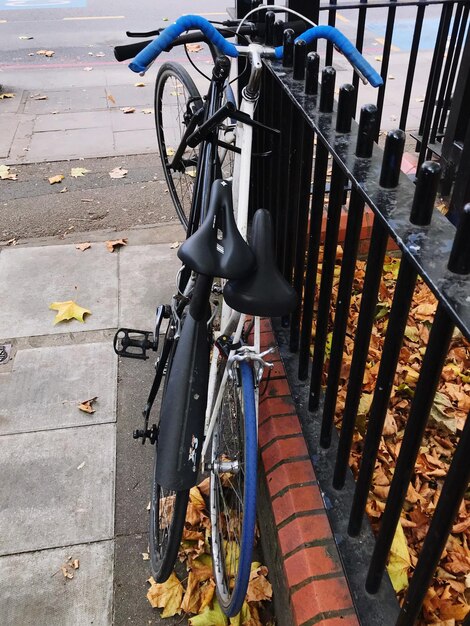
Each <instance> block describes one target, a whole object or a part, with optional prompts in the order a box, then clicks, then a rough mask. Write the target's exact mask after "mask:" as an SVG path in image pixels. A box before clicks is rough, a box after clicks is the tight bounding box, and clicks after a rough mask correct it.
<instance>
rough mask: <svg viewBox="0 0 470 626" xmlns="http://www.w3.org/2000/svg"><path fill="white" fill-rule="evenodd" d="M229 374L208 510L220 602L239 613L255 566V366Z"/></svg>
mask: <svg viewBox="0 0 470 626" xmlns="http://www.w3.org/2000/svg"><path fill="white" fill-rule="evenodd" d="M236 373H237V374H239V375H240V376H239V379H238V380H237V377H235V378H234V380H230V379H228V380H227V383H226V387H225V391H224V396H223V400H222V404H221V407H220V411H219V415H218V417H217V423H216V425H215V428H214V434H213V437H212V455H211V476H210V481H211V487H210V514H211V528H212V531H211V534H212V559H213V567H214V574H215V579H216V586H217V597H218V599H219V603H220V605H221V607H222V609H223V611H224V613H225V614H226V615H228V616H230V617H231V616H233V615H236V614H237V613H239V611H240V609H241V607H242V605H243V602H244V600H245V595H246V590H247V587H248V580H249V576H250V569H251V558H252V553H253V543H254V536H255V523H256V476H257V432H256V407H255V393H254V384H253V370H252V368H251V367H250V365H248V363H246V362H243V361H242V362H241V363H240V368H239V370H236Z"/></svg>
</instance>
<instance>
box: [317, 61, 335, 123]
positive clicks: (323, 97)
mask: <svg viewBox="0 0 470 626" xmlns="http://www.w3.org/2000/svg"><path fill="white" fill-rule="evenodd" d="M335 79H336V71H335V68H334V67H331V66H328V67H325V69H324V70H323V72H322V73H321V92H320V111H321V112H322V113H331V111H333V102H334V99H335Z"/></svg>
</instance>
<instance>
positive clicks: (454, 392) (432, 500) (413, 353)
mask: <svg viewBox="0 0 470 626" xmlns="http://www.w3.org/2000/svg"><path fill="white" fill-rule="evenodd" d="M341 256H342V252H341V249H339V254H338V261H337V263H338V266H337V268H336V270H337V271H336V272H335V293H334V294H333V301H332V309H331V310H332V314H331V315H332V319H333V317H334V302H335V301H336V290H337V287H338V282H339V274H340V263H341ZM399 265H400V260H399V259H398V258H394V257H387V258H386V261H385V264H384V271H383V279H382V284H381V287H380V296H379V305H378V307H377V312H376V318H375V324H374V329H373V332H372V337H371V342H370V346H369V355H368V362H367V368H366V371H365V375H364V381H363V390H362V391H363V393H362V397H361V403H360V408H359V417H358V420H357V427H356V432H355V436H354V444H353V450H352V453H351V457H350V465H351V468H352V470H353V473H354V474H355V476H357V474H358V469H359V466H360V459H361V449H362V445H363V438H364V435H365V431H366V427H367V415H368V412H369V409H370V405H371V402H372V397H373V392H374V388H375V382H376V379H377V373H378V369H379V365H380V357H381V353H382V347H383V343H384V338H385V333H386V329H387V323H388V313H389V311H390V307H391V303H392V297H393V290H394V287H395V283H396V278H397V275H398V269H399ZM364 275H365V263H364V262H362V261H358V262H357V266H356V275H355V280H354V287H353V296H352V301H351V307H350V315H349V321H348V331H347V337H346V343H345V350H344V354H343V366H342V372H341V382H340V389H339V394H338V404H337V410H336V424H337V426H338V427H340V426H341V415H342V411H343V409H344V405H345V399H346V393H347V384H348V378H349V370H350V366H351V359H352V353H353V347H354V337H355V330H356V328H357V318H358V314H359V307H360V299H361V293H362V287H363V280H364ZM436 307H437V301H436V299H435V297H434V296H433V294H432V293H431V291H430V290H429V288H428V287H427V286H426V285H425V284H424V282H423V281H422V280H421V279H419V280H418V282H417V285H416V288H415V291H414V297H413V303H412V306H411V310H410V314H409V317H408V321H407V326H406V330H405V338H404V342H403V346H402V348H401V352H400V361H399V364H398V367H397V371H396V374H395V380H394V385H393V388H392V394H391V400H390V404H389V409H388V412H387V417H386V422H385V427H384V431H383V436H382V440H381V443H380V449H379V455H378V459H377V462H376V467H375V474H374V478H373V485H372V490H371V492H370V496H369V502H368V505H367V513H368V516H369V520H370V522H371V524H372V528H373V529H374V530H375V531H377V529H378V527H379V525H380V519H381V516H382V513H383V511H384V508H385V502H386V498H387V495H388V491H389V488H390V483H391V480H392V477H393V471H394V466H395V462H396V459H397V456H398V453H399V451H400V446H401V441H402V438H403V434H404V429H405V426H406V420H407V416H408V412H409V408H410V401H411V398H412V397H413V394H414V388H415V386H416V382H417V379H418V376H419V372H420V369H421V364H422V360H423V355H424V353H425V350H426V345H427V342H428V339H429V332H430V328H431V325H432V321H433V317H434V313H435V310H436ZM330 345H331V333H330V335H329V343H328V346H330ZM328 357H329V355H328V354H327V360H326V363H325V370H324V371H325V372H327V371H328ZM469 368H470V344H469V342H468V341H466V340H465V338H464V337H463V336H462V335H461V333H460V332H459V331H455V332H454V336H453V339H452V344H451V347H450V351H449V354H448V356H447V359H446V361H445V366H444V369H443V372H442V376H441V380H440V383H439V387H438V391H437V393H436V396H435V399H434V404H433V407H432V410H431V415H430V419H429V422H428V426H427V428H426V434H425V436H424V439H423V441H422V445H421V448H420V451H419V455H418V459H417V463H416V467H415V471H414V476H413V479H412V483H411V484H410V487H409V489H408V493H407V497H406V503H405V507H404V509H403V511H402V516H401V526H399V528H398V529H397V532H396V535H395V540H394V544H393V546H392V554H391V558H390V563H389V575H390V577H391V580H392V583H393V585H394V588H395V591H396V592H397V594H398V598H399V599H400V600H402V599H403V596H404V594H405V592H406V588H407V587H408V578H409V577H411V576H412V574H413V568H414V566H415V565H416V562H417V558H418V555H419V552H420V549H421V547H422V544H423V540H424V537H425V536H426V532H427V530H428V528H429V524H430V520H431V517H432V515H433V512H434V510H435V507H436V503H437V500H438V498H439V493H440V491H441V489H442V485H443V481H444V477H445V476H446V474H447V471H448V468H449V465H450V461H451V459H452V456H453V453H454V450H455V447H456V444H457V443H458V439H459V433H460V431H461V430H462V428H463V425H464V423H465V420H466V416H467V413H468V411H469V410H470V369H469ZM325 376H326V375H325ZM323 382H324V383H326V377H325V380H324V381H323ZM466 495H467V497H466V498H465V499H464V501H463V502H462V504H461V507H460V510H459V514H458V518H457V519H456V520H455V523H454V526H453V528H452V534H451V535H450V537H449V540H448V543H447V546H446V549H445V551H444V553H443V555H442V557H441V560H440V563H439V567H438V569H437V571H436V573H435V576H434V579H433V583H432V586H431V588H430V589H429V591H428V594H427V596H426V599H425V602H424V607H423V611H422V617H421V619H420V621H419V625H423V624H441V625H444V624H445V626H453V625H454V624H458V623H461V621H462V620H463V619H464V618H465V616H466V615H467V614H468V613H469V612H470V549H469V544H470V491H468V492H467V494H466Z"/></svg>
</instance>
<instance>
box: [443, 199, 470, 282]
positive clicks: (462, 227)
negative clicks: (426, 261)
mask: <svg viewBox="0 0 470 626" xmlns="http://www.w3.org/2000/svg"><path fill="white" fill-rule="evenodd" d="M469 240H470V203H469V204H466V205H465V206H464V208H463V211H462V215H461V216H460V222H459V225H458V227H457V232H456V233H455V238H454V243H453V246H452V250H451V252H450V257H449V263H448V264H447V268H448V269H449V270H450V271H451V272H453V273H454V274H470V246H469V245H468V242H469Z"/></svg>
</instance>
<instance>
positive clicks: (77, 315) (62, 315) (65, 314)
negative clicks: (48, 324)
mask: <svg viewBox="0 0 470 626" xmlns="http://www.w3.org/2000/svg"><path fill="white" fill-rule="evenodd" d="M49 308H50V309H52V310H53V311H58V313H57V315H56V316H55V318H54V324H58V323H59V322H63V321H66V320H71V319H76V320H77V321H79V322H83V321H84V319H83V317H84V315H85V314H86V313H88V314H89V315H91V311H89V310H88V309H84V308H83V307H81V306H79V305H78V304H77V303H76V302H74V301H73V300H66V301H65V302H53V303H52V304H50V305H49Z"/></svg>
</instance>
